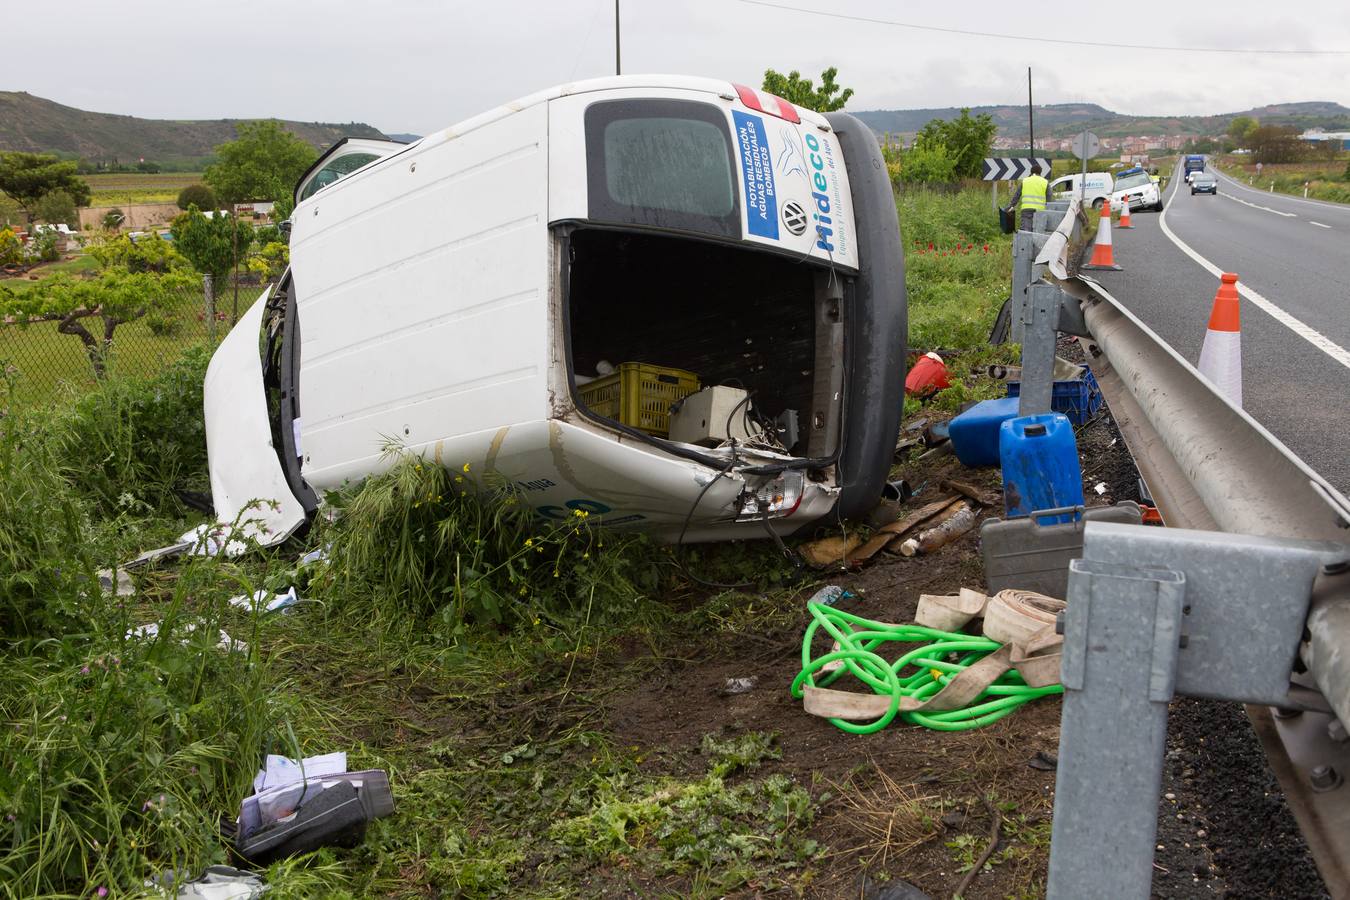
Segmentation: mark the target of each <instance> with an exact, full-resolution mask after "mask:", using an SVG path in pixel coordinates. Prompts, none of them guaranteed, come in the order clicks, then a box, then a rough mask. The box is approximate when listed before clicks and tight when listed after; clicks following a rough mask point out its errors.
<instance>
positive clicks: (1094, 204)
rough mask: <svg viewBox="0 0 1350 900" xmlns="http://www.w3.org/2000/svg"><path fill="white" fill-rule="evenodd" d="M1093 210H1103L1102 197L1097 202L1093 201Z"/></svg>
mask: <svg viewBox="0 0 1350 900" xmlns="http://www.w3.org/2000/svg"><path fill="white" fill-rule="evenodd" d="M1092 208H1093V209H1101V208H1102V198H1101V197H1098V198H1097V199H1096V200H1093V201H1092Z"/></svg>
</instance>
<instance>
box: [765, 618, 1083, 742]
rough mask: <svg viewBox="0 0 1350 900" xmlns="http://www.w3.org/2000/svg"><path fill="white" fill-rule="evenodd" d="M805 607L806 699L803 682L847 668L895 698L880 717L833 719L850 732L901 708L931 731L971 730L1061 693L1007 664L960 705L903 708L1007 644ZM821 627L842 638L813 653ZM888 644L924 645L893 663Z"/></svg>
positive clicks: (815, 683) (875, 725)
mask: <svg viewBox="0 0 1350 900" xmlns="http://www.w3.org/2000/svg"><path fill="white" fill-rule="evenodd" d="M806 608H807V610H808V611H809V612H810V613H811V622H810V623H809V624H808V625H807V626H806V632H805V634H803V636H802V669H801V671H800V672H799V673H797V677H796V678H794V679H793V680H792V696H793V697H796V698H797V699H801V697H802V691H803V689H804V688H806V687H825V686H827V685H830V684H832V683H834V682H835V681H837V680H839V679H840V678H842V677H843V676H845V675H852V676H853V677H854V678H856V679H857V680H858V681H861V682H862V683H863V684H864V685H866V686H867V687H868V688H870V689H871V691H872V692H873V693H875V694H878V695H880V696H883V697H890V706H889V707H888V708H887V710H886V712H885V713H884V714H883V715H882V716H881V717H880V718H878V719H876V720H875V721H872V722H865V723H862V724H859V723H857V722H850V721H848V720H846V719H830V721H831V722H832V723H833V724H834V725H835V727H837V728H839V729H840V730H842V731H847V732H849V733H850V734H871V733H873V732H876V731H880V730H881V729H883V728H885V727H886V726H887V725H889V724H890V723H891V721H892V720H894V719H895V718H896V716H897V715H898V716H899V717H900V720H901V721H902V722H911V723H913V724H915V725H922V726H924V727H925V728H931V729H933V730H934V731H966V730H969V729H972V728H981V727H983V726H985V725H988V724H990V723H992V722H997V721H998V720H999V719H1001V718H1003V717H1004V716H1006V715H1008V714H1009V713H1012V712H1015V711H1016V710H1018V709H1019V708H1021V707H1022V706H1024V705H1025V704H1027V703H1030V702H1031V701H1032V700H1035V699H1037V698H1038V697H1046V696H1049V695H1051V694H1062V693H1064V687H1063V685H1058V684H1055V685H1050V686H1049V687H1039V688H1036V687H1031V686H1029V685H1028V684H1027V683H1026V682H1025V681H1023V680H1022V676H1021V675H1020V674H1019V673H1018V672H1017V670H1016V669H1009V670H1008V671H1007V672H1005V673H1004V674H1003V675H1001V676H999V678H998V679H997V680H995V681H994V683H993V684H991V685H989V687H987V688H986V689H985V690H984V691H983V692H982V693H981V694H980V695H979V696H978V697H976V698H975V700H974V701H973V702H972V703H971V705H969V706H967V707H965V708H963V709H954V710H947V711H943V712H936V711H935V712H900V711H899V710H900V703H901V701H902V700H903V699H905V698H909V699H913V700H919V701H922V700H926V699H928V698H929V697H931V696H933V695H934V694H936V693H937V692H938V691H940V690H942V688H943V687H945V686H946V685H947V683H948V682H950V681H951V680H952V679H953V678H954V677H956V676H957V675H959V674H960V673H961V672H964V671H965V670H966V669H967V668H968V667H970V666H972V665H974V664H975V663H977V662H979V661H980V660H981V659H984V658H985V657H986V656H988V655H989V654H990V653H993V652H994V651H995V650H998V649H999V648H1000V647H1001V646H1002V644H1000V643H999V642H998V641H994V640H990V639H989V638H987V637H982V636H980V635H973V634H960V633H954V632H948V631H939V630H938V629H936V628H927V627H924V626H922V625H890V624H887V623H885V622H876V621H873V620H871V619H866V618H863V617H862V616H859V615H856V614H855V613H850V612H846V611H844V610H842V609H835V608H834V607H833V606H826V605H825V604H823V603H815V602H811V603H808V604H806ZM822 631H823V632H824V633H825V634H827V635H829V637H830V638H831V639H832V640H833V641H834V643H836V644H837V645H838V649H836V650H832V651H831V652H829V653H826V654H824V655H822V656H817V657H814V658H813V657H812V656H811V644H812V642H813V641H814V640H815V637H816V635H817V634H818V633H820V632H822ZM890 643H908V644H918V645H919V646H917V647H914V648H913V649H911V650H909V651H907V652H905V653H903V654H902V655H901V656H900V657H899V658H898V659H897V660H896V661H895V662H893V663H890V662H887V661H886V659H885V657H883V656H882V655H881V654H880V653H879V652H878V651H879V650H880V649H882V648H884V647H885V646H886V645H887V644H890ZM831 663H841V664H842V665H839V666H838V667H836V668H833V669H832V670H831V671H829V672H825V673H823V674H821V675H820V677H819V680H817V677H816V676H817V674H818V673H820V671H821V669H823V668H824V667H825V666H828V665H830V664H831ZM907 670H908V671H907Z"/></svg>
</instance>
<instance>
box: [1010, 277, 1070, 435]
mask: <svg viewBox="0 0 1350 900" xmlns="http://www.w3.org/2000/svg"><path fill="white" fill-rule="evenodd" d="M1062 296H1063V293H1062V292H1061V291H1060V289H1059V288H1057V287H1055V286H1054V285H1053V284H1033V285H1031V287H1030V289H1029V290H1028V291H1027V301H1028V302H1027V305H1026V314H1027V318H1026V323H1025V326H1024V327H1023V330H1022V393H1021V399H1019V400H1018V402H1017V414H1018V415H1019V416H1034V415H1038V414H1039V413H1048V412H1050V402H1051V398H1052V395H1053V393H1054V387H1055V381H1054V378H1055V375H1054V372H1055V338H1056V335H1057V333H1058V332H1056V330H1055V326H1056V325H1057V324H1058V322H1059V307H1060V297H1062Z"/></svg>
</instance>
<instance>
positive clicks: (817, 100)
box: [762, 66, 853, 112]
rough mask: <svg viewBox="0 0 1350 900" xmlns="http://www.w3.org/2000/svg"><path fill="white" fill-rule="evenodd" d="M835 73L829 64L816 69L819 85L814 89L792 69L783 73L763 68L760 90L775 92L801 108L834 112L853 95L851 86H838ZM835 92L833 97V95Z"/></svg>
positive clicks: (808, 81)
mask: <svg viewBox="0 0 1350 900" xmlns="http://www.w3.org/2000/svg"><path fill="white" fill-rule="evenodd" d="M838 75H839V70H838V69H837V68H835V67H834V66H830V67H829V68H828V69H826V70H825V71H824V72H821V73H820V88H819V89H817V88H816V87H815V86H814V85H813V84H812V83H811V79H809V78H803V77H802V76H801V73H800V72H798V71H797V70H796V69H793V70H792V71H791V72H789V73H787V74H786V75H783V74H782V73H780V72H775V71H774V70H773V69H767V70H765V72H764V84H763V87H762V90H765V91H768V92H769V93H770V94H776V95H777V96H779V97H782V98H783V99H784V100H786V101H787V102H789V103H793V104H796V105H797V106H800V107H802V108H803V109H814V110H815V111H816V112H834V111H835V110H836V109H843V108H844V104H845V103H847V102H848V98H849V97H852V96H853V88H842V89H841V88H840V86H839V85H838V84H837V83H836V82H835V80H834V79H835V78H836V77H837V76H838ZM836 94H838V96H837V97H836V96H835V95H836Z"/></svg>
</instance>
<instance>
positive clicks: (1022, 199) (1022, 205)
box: [1013, 163, 1050, 231]
mask: <svg viewBox="0 0 1350 900" xmlns="http://www.w3.org/2000/svg"><path fill="white" fill-rule="evenodd" d="M1049 191H1050V182H1048V181H1046V180H1045V178H1044V177H1043V176H1042V175H1041V166H1040V163H1032V164H1031V174H1030V175H1028V176H1027V177H1026V178H1023V179H1022V180H1021V182H1019V183H1018V185H1017V190H1016V191H1015V192H1014V194H1013V202H1014V203H1016V204H1017V218H1018V226H1017V227H1018V228H1019V229H1021V230H1022V231H1030V230H1031V220H1032V217H1034V216H1035V215H1036V211H1037V210H1039V209H1045V200H1046V195H1047V194H1048V193H1049Z"/></svg>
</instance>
